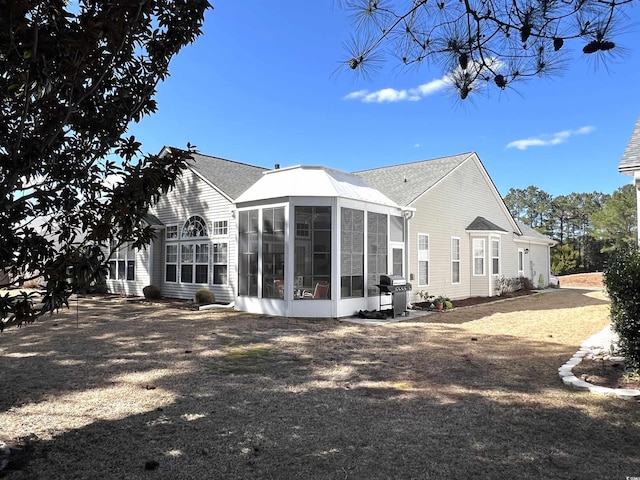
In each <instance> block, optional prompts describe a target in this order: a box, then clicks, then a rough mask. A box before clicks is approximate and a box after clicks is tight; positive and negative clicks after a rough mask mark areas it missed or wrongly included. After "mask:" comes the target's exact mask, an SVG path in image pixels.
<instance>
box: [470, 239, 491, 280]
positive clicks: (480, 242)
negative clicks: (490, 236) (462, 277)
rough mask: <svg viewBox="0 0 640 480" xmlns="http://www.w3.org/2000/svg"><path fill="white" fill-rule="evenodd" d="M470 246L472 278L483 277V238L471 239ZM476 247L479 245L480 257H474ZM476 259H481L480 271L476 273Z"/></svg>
mask: <svg viewBox="0 0 640 480" xmlns="http://www.w3.org/2000/svg"><path fill="white" fill-rule="evenodd" d="M471 245H472V257H473V276H474V277H484V275H485V271H486V268H485V257H486V253H487V250H486V243H485V239H484V238H473V239H472V240H471ZM476 245H479V246H480V247H481V250H482V251H481V255H476V250H477V248H476ZM476 259H482V271H481V272H478V269H477V268H476V267H477V264H476Z"/></svg>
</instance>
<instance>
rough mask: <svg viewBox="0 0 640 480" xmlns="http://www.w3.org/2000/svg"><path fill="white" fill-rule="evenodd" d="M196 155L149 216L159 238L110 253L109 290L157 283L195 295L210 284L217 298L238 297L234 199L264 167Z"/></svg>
mask: <svg viewBox="0 0 640 480" xmlns="http://www.w3.org/2000/svg"><path fill="white" fill-rule="evenodd" d="M168 150H169V147H164V148H163V150H162V151H161V152H160V154H161V155H162V154H163V153H164V152H165V151H168ZM192 158H193V161H192V162H191V163H190V165H189V166H188V168H187V169H186V170H185V171H184V172H183V174H182V177H181V178H180V179H179V180H178V182H177V184H176V187H175V188H174V189H173V190H171V191H170V192H169V193H168V194H167V195H165V196H163V197H162V198H161V199H160V201H158V203H157V204H156V205H155V206H154V207H153V209H151V210H150V212H149V215H148V216H147V219H146V221H147V223H148V224H149V225H151V226H152V227H153V228H154V230H155V233H156V238H155V240H154V241H152V242H151V244H150V245H149V246H148V247H147V248H146V249H144V250H139V251H135V250H133V249H132V248H131V247H130V246H127V245H125V246H123V247H122V248H121V249H120V250H119V251H117V252H115V253H114V254H113V255H112V257H111V261H110V265H109V267H110V268H109V270H110V273H109V278H108V279H107V286H108V288H109V290H110V291H111V292H114V293H123V294H126V295H136V296H142V289H143V288H144V287H145V286H147V285H150V284H153V285H157V286H158V287H160V289H161V291H162V295H163V296H165V297H169V298H193V297H194V295H195V292H196V291H197V290H199V289H200V288H202V287H207V288H209V289H210V290H212V291H213V292H214V293H215V294H216V299H217V300H218V301H221V302H231V301H233V300H234V299H235V295H236V291H237V288H236V281H237V271H236V266H235V265H236V263H235V259H236V256H237V253H236V252H237V250H236V220H235V217H234V211H235V207H234V201H235V199H236V198H237V197H238V196H239V195H240V194H241V193H242V192H243V191H244V190H246V189H247V188H249V187H250V186H251V185H253V184H254V183H255V182H256V181H258V180H259V179H260V178H261V177H262V173H263V172H265V171H266V169H265V168H262V167H255V166H252V165H247V164H244V163H240V162H234V161H231V160H225V159H222V158H217V157H212V156H208V155H200V154H196V153H194V154H192ZM229 272H233V273H232V274H229Z"/></svg>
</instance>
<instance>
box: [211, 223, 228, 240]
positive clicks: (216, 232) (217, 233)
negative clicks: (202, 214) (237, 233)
mask: <svg viewBox="0 0 640 480" xmlns="http://www.w3.org/2000/svg"><path fill="white" fill-rule="evenodd" d="M211 236H212V237H227V236H229V221H228V220H214V221H213V223H212V224H211Z"/></svg>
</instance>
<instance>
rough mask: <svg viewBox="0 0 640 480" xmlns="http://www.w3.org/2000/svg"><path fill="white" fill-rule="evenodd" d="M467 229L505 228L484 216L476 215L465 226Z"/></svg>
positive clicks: (484, 230)
mask: <svg viewBox="0 0 640 480" xmlns="http://www.w3.org/2000/svg"><path fill="white" fill-rule="evenodd" d="M466 229H467V231H472V230H473V231H483V232H487V231H490V232H505V233H506V230H505V229H504V228H502V227H499V226H498V225H496V224H495V223H493V222H490V221H489V220H487V219H486V218H484V217H476V218H475V219H474V220H473V222H471V223H470V224H469V226H468V227H467V228H466Z"/></svg>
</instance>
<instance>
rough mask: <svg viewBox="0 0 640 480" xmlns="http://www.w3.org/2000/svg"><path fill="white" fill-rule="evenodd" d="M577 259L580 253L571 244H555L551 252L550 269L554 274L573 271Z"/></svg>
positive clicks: (575, 268) (576, 265) (575, 267)
mask: <svg viewBox="0 0 640 480" xmlns="http://www.w3.org/2000/svg"><path fill="white" fill-rule="evenodd" d="M579 259H580V254H579V253H578V252H577V251H575V250H574V249H573V247H572V246H571V245H566V244H565V245H562V244H561V245H557V246H555V247H554V249H553V253H552V254H551V271H552V272H553V273H555V274H556V275H566V274H568V273H574V272H575V271H576V270H577V268H578V262H579Z"/></svg>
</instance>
